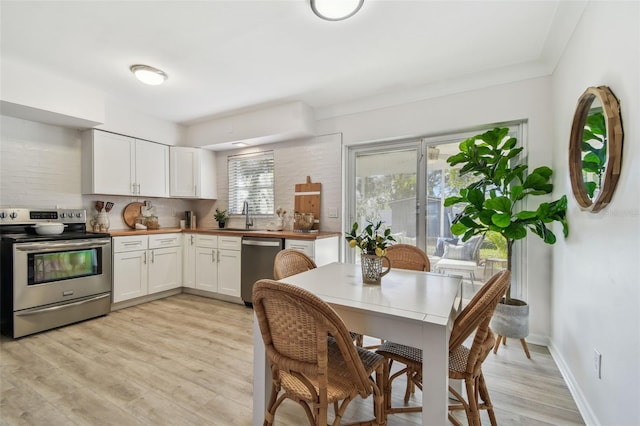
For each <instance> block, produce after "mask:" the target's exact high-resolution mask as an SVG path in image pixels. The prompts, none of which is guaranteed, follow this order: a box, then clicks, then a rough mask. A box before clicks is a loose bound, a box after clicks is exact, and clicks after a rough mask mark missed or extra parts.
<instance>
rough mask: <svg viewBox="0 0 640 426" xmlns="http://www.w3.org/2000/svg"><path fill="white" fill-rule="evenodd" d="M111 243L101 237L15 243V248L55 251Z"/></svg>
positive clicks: (109, 240)
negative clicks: (71, 240) (66, 240)
mask: <svg viewBox="0 0 640 426" xmlns="http://www.w3.org/2000/svg"><path fill="white" fill-rule="evenodd" d="M109 243H111V239H109V238H103V239H96V240H82V241H78V242H62V243H55V242H51V241H48V242H46V243H23V244H16V245H15V247H16V250H20V251H43V250H44V251H57V250H64V249H77V248H94V247H99V246H106V245H107V244H109Z"/></svg>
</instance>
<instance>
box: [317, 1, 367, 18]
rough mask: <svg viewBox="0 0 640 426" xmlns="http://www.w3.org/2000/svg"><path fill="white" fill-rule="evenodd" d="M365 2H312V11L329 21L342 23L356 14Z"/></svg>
mask: <svg viewBox="0 0 640 426" xmlns="http://www.w3.org/2000/svg"><path fill="white" fill-rule="evenodd" d="M363 3H364V0H311V10H313V13H315V14H316V15H318V16H319V17H320V18H322V19H326V20H327V21H342V20H343V19H347V18H349V17H351V16H353V15H355V14H356V12H358V11H359V10H360V8H361V7H362V4H363Z"/></svg>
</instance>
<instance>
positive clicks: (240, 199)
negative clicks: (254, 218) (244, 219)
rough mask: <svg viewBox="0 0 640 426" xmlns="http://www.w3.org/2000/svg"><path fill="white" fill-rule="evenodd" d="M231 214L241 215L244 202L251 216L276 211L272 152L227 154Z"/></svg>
mask: <svg viewBox="0 0 640 426" xmlns="http://www.w3.org/2000/svg"><path fill="white" fill-rule="evenodd" d="M227 166H228V170H229V213H230V214H242V206H243V204H244V202H245V201H247V202H248V203H249V213H250V214H252V215H261V214H264V215H272V214H273V213H274V208H273V204H274V193H275V191H274V161H273V151H265V152H260V153H256V154H245V155H234V156H229V157H227Z"/></svg>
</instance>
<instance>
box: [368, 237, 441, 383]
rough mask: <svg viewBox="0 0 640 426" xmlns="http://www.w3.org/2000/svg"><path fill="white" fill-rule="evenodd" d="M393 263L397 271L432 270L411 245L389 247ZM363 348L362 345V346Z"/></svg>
mask: <svg viewBox="0 0 640 426" xmlns="http://www.w3.org/2000/svg"><path fill="white" fill-rule="evenodd" d="M385 256H386V257H387V258H388V259H389V261H390V262H391V266H392V267H393V268H395V269H410V270H412V271H426V272H429V271H430V270H431V264H430V263H429V257H428V256H427V254H426V253H425V252H424V251H423V250H422V249H421V248H419V247H416V246H412V245H410V244H394V245H392V246H389V247H387V254H386V255H385ZM383 265H384V266H388V262H387V260H386V259H384V260H383ZM383 343H384V340H380V344H376V345H369V346H365V348H366V349H377V348H379V347H380V345H381V344H383ZM360 346H362V344H361V345H360ZM407 386H408V389H411V390H413V385H412V384H411V382H410V381H407Z"/></svg>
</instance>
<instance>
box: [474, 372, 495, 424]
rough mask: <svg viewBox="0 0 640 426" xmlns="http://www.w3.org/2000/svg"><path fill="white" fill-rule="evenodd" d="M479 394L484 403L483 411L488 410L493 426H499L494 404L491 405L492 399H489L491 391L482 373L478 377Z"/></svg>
mask: <svg viewBox="0 0 640 426" xmlns="http://www.w3.org/2000/svg"><path fill="white" fill-rule="evenodd" d="M477 386H478V392H479V394H480V399H482V402H483V407H482V408H483V409H485V410H487V413H488V414H489V420H490V421H491V426H497V425H498V422H497V420H496V414H495V413H494V412H493V404H492V403H491V398H490V397H489V389H488V388H487V383H486V382H485V381H484V375H483V374H482V371H481V372H480V376H479V377H478V385H477Z"/></svg>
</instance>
